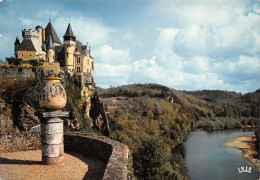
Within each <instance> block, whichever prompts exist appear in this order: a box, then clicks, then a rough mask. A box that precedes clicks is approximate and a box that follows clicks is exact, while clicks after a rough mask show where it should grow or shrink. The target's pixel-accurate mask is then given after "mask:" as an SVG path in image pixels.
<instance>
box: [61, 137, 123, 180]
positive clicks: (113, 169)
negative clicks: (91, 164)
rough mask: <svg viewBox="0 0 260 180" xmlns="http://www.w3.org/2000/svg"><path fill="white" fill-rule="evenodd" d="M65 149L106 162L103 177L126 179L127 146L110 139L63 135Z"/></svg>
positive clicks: (118, 179)
mask: <svg viewBox="0 0 260 180" xmlns="http://www.w3.org/2000/svg"><path fill="white" fill-rule="evenodd" d="M64 146H65V151H74V152H78V153H81V154H86V155H88V156H91V157H94V158H97V159H100V160H102V161H105V162H107V167H106V170H105V173H104V177H103V179H104V180H105V179H117V180H121V179H127V171H128V170H127V165H128V148H127V147H126V146H125V145H123V144H121V143H119V142H117V141H113V140H110V139H105V138H100V137H94V136H85V135H68V134H65V135H64Z"/></svg>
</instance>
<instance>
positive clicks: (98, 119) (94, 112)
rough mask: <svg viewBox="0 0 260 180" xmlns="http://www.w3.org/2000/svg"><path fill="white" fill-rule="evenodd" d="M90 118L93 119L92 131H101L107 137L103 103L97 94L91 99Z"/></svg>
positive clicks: (106, 122) (107, 131)
mask: <svg viewBox="0 0 260 180" xmlns="http://www.w3.org/2000/svg"><path fill="white" fill-rule="evenodd" d="M90 117H92V119H93V127H92V128H93V129H97V130H98V131H101V132H102V133H103V134H104V135H105V136H109V133H110V129H109V123H108V118H107V116H106V112H105V107H104V103H103V101H102V100H101V98H99V96H98V94H94V96H93V97H92V99H91V109H90Z"/></svg>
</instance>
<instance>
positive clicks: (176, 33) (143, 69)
mask: <svg viewBox="0 0 260 180" xmlns="http://www.w3.org/2000/svg"><path fill="white" fill-rule="evenodd" d="M49 17H50V19H51V22H52V24H53V26H54V28H55V30H56V32H57V34H58V36H59V37H60V40H61V41H63V35H64V34H65V31H66V28H67V25H68V23H69V22H70V23H71V26H72V30H73V32H74V34H75V35H76V38H77V40H79V41H81V42H82V43H83V44H86V43H87V42H89V44H90V46H91V53H92V56H93V58H94V66H95V71H94V80H95V82H96V85H97V86H100V87H103V88H107V87H110V86H119V85H126V84H133V83H158V84H162V85H165V86H168V87H170V88H174V89H180V90H202V89H210V90H211V89H218V90H228V91H237V92H242V93H247V92H254V91H255V90H257V89H259V88H260V0H228V1H227V0H164V1H162V0H56V1H53V0H44V1H41V0H0V60H1V59H2V60H5V58H6V57H10V56H13V51H14V48H13V43H14V41H15V38H16V36H18V37H19V39H20V40H21V39H22V35H21V31H22V29H29V28H31V29H34V28H35V27H36V26H37V25H41V26H43V27H46V25H47V23H48V21H49Z"/></svg>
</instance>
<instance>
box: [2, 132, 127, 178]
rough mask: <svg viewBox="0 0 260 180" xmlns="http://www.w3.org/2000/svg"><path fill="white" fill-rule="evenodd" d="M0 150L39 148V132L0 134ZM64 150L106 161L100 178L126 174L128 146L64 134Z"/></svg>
mask: <svg viewBox="0 0 260 180" xmlns="http://www.w3.org/2000/svg"><path fill="white" fill-rule="evenodd" d="M0 142H1V143H0V152H14V151H26V150H36V149H41V133H21V134H9V135H0ZM64 146H65V152H66V151H73V152H77V153H79V154H83V155H87V156H90V157H93V158H96V159H99V160H102V161H104V162H106V163H107V167H106V169H105V172H104V176H103V178H102V179H104V180H107V179H117V180H126V179H127V174H128V163H129V162H128V151H129V150H128V148H127V147H126V146H125V145H123V144H121V143H119V142H117V141H113V140H111V139H106V138H101V137H94V136H87V135H73V134H65V135H64Z"/></svg>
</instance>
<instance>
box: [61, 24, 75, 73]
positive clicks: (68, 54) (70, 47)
mask: <svg viewBox="0 0 260 180" xmlns="http://www.w3.org/2000/svg"><path fill="white" fill-rule="evenodd" d="M63 39H64V49H65V67H66V68H67V70H68V72H69V73H71V72H73V70H74V69H75V64H74V51H75V47H76V36H75V35H74V33H73V31H72V29H71V26H70V23H69V25H68V28H67V31H66V33H65V34H64V36H63Z"/></svg>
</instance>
